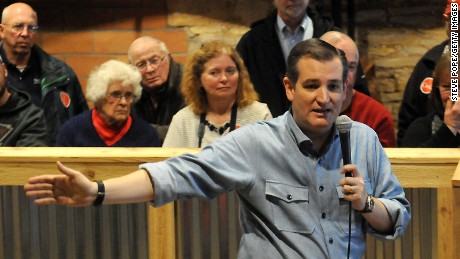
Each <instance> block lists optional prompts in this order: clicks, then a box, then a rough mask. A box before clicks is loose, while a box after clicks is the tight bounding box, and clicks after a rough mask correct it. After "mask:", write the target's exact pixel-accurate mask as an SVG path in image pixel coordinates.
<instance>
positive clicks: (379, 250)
mask: <svg viewBox="0 0 460 259" xmlns="http://www.w3.org/2000/svg"><path fill="white" fill-rule="evenodd" d="M406 195H407V197H408V199H409V201H410V202H411V205H412V218H413V220H412V222H411V224H410V225H409V228H408V229H407V231H406V234H405V236H404V237H403V238H401V239H398V240H396V241H386V242H383V241H382V240H377V239H375V238H373V237H370V236H369V237H368V241H367V243H368V249H367V252H366V256H365V258H368V259H370V258H404V259H405V258H417V259H418V258H422V259H423V258H436V254H437V250H436V249H437V247H436V246H435V244H436V242H435V240H436V238H437V228H436V222H437V218H436V215H437V214H436V208H437V207H436V198H437V197H436V190H435V189H406ZM146 206H147V204H130V205H110V206H102V207H100V208H94V207H85V208H68V207H61V206H45V207H39V206H36V205H34V204H33V203H32V200H31V199H28V198H27V197H25V195H24V192H23V190H22V187H20V186H2V187H0V210H1V213H0V223H1V224H0V259H3V258H5V259H15V258H21V259H22V258H24V259H30V258H33V259H54V258H56V259H65V258H69V259H71V258H75V259H81V258H85V259H92V258H94V259H104V258H123V259H125V258H127V259H129V258H148V243H147V217H146V215H147V210H146ZM176 208H177V210H176V219H178V221H177V224H176V226H177V227H178V228H176V240H177V249H178V253H177V255H178V258H179V259H182V258H184V259H189V258H192V259H195V258H212V259H214V258H216V259H217V258H219V259H225V258H236V253H237V249H238V241H239V237H240V235H241V233H240V230H239V225H238V220H237V219H238V211H237V208H238V206H237V198H236V195H235V194H234V193H233V192H232V193H230V194H225V195H222V196H219V197H218V198H216V199H214V200H212V201H211V202H208V201H200V200H197V199H194V200H191V201H185V202H184V201H182V202H178V203H177V204H176Z"/></svg>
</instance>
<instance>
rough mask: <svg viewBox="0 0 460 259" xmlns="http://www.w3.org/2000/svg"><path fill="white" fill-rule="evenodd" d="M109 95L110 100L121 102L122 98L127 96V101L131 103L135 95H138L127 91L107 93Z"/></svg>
mask: <svg viewBox="0 0 460 259" xmlns="http://www.w3.org/2000/svg"><path fill="white" fill-rule="evenodd" d="M107 97H108V98H109V101H110V102H119V101H121V98H123V97H124V98H125V100H126V102H128V103H131V102H132V101H133V100H134V97H136V96H135V95H134V94H133V93H131V92H127V93H121V92H118V91H116V92H113V93H109V94H107Z"/></svg>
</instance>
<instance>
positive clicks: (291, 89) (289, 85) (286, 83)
mask: <svg viewBox="0 0 460 259" xmlns="http://www.w3.org/2000/svg"><path fill="white" fill-rule="evenodd" d="M283 83H284V89H285V90H286V96H287V98H288V100H289V101H292V99H294V91H295V89H294V86H293V85H292V83H291V80H289V78H288V77H287V76H285V77H284V78H283Z"/></svg>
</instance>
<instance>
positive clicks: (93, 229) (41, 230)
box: [0, 186, 148, 259]
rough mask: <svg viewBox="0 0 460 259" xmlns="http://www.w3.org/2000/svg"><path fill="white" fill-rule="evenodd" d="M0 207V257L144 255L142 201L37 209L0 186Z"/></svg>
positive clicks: (51, 258) (14, 188) (87, 258)
mask: <svg viewBox="0 0 460 259" xmlns="http://www.w3.org/2000/svg"><path fill="white" fill-rule="evenodd" d="M0 211H1V213H0V223H1V224H0V259H3V258H5V259H14V258H18V259H19V258H21V259H22V258H23V259H32V258H33V259H65V258H68V259H72V258H75V259H82V258H85V259H92V258H94V259H104V258H107V259H112V258H123V259H129V258H133V259H134V258H148V243H147V231H148V228H147V204H145V203H143V204H129V205H109V206H101V207H99V208H94V207H84V208H69V207H62V206H54V205H53V206H43V207H39V206H36V205H34V204H33V201H32V200H31V199H29V198H27V197H26V196H25V194H24V191H23V189H22V186H2V187H0Z"/></svg>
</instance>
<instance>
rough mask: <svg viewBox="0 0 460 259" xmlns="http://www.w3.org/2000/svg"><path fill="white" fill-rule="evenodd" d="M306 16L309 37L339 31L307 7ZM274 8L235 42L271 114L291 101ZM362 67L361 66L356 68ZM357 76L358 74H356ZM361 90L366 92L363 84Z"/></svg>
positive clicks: (280, 110)
mask: <svg viewBox="0 0 460 259" xmlns="http://www.w3.org/2000/svg"><path fill="white" fill-rule="evenodd" d="M307 13H308V16H309V17H310V18H311V20H312V21H313V37H314V38H319V37H321V36H322V35H323V34H324V33H325V32H328V31H333V30H335V31H340V29H339V28H337V27H335V26H334V24H333V22H332V20H330V19H328V18H325V17H323V16H321V15H320V14H319V13H318V12H317V11H315V10H314V9H312V8H310V7H308V8H307ZM276 17H277V11H276V10H275V11H273V12H272V13H271V14H270V15H269V16H267V17H266V18H264V19H262V20H259V21H256V22H254V23H253V24H252V25H251V29H250V30H249V31H248V32H246V33H245V34H244V35H243V37H242V38H241V39H240V41H239V42H238V44H237V46H236V49H237V51H238V52H239V54H240V55H241V58H242V59H243V60H244V64H245V65H246V67H247V69H248V72H249V75H250V77H251V81H252V83H253V84H254V88H255V90H256V91H257V92H258V93H259V96H260V101H261V102H263V103H266V104H267V105H268V108H269V109H270V111H271V113H272V115H273V117H276V116H279V115H281V114H283V113H284V112H286V111H287V110H288V109H289V107H290V105H291V103H290V102H289V100H288V99H287V97H286V92H285V89H284V84H283V77H284V75H285V74H286V63H285V60H284V56H283V50H282V48H281V44H280V42H279V40H278V36H277V34H276V28H275V24H276ZM360 71H362V70H360ZM358 78H359V79H360V78H361V77H360V76H358V77H357V80H358ZM364 88H365V89H366V90H365V91H363V90H361V89H360V87H358V88H357V90H359V91H361V92H364V93H365V94H367V95H369V91H368V90H367V85H365V86H364Z"/></svg>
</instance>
